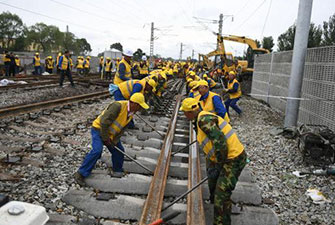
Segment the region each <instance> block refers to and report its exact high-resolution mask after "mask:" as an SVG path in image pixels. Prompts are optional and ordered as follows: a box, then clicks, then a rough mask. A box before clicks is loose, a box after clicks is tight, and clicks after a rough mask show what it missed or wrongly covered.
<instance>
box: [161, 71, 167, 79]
mask: <svg viewBox="0 0 335 225" xmlns="http://www.w3.org/2000/svg"><path fill="white" fill-rule="evenodd" d="M160 75H161V76H162V77H163V78H164V80H167V76H166V73H165V72H164V71H161V72H160Z"/></svg>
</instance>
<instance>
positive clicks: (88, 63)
mask: <svg viewBox="0 0 335 225" xmlns="http://www.w3.org/2000/svg"><path fill="white" fill-rule="evenodd" d="M85 62H86V63H85V66H84V67H85V68H86V69H89V68H90V60H87V59H86V61H85Z"/></svg>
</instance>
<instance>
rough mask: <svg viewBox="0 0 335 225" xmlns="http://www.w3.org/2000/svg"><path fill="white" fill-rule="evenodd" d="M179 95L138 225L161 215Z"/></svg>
mask: <svg viewBox="0 0 335 225" xmlns="http://www.w3.org/2000/svg"><path fill="white" fill-rule="evenodd" d="M180 101H181V96H180V95H177V96H176V106H175V109H174V112H173V115H172V118H171V122H170V125H169V128H168V132H167V134H166V136H165V139H164V143H163V147H162V150H161V153H160V155H159V158H158V162H157V167H156V169H155V173H154V176H153V177H152V180H151V183H150V189H149V192H148V196H147V199H146V201H145V204H144V207H143V211H142V216H141V219H140V223H139V224H140V225H146V224H149V223H152V222H153V221H155V220H156V219H159V218H160V216H161V210H162V206H163V198H164V192H165V185H166V180H167V176H168V172H169V165H170V160H171V151H172V143H173V138H174V132H175V128H176V123H177V117H178V111H179V106H180Z"/></svg>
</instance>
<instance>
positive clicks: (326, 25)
mask: <svg viewBox="0 0 335 225" xmlns="http://www.w3.org/2000/svg"><path fill="white" fill-rule="evenodd" d="M334 44H335V14H334V15H332V16H331V17H329V21H328V22H326V21H324V22H323V40H322V45H323V46H328V45H334Z"/></svg>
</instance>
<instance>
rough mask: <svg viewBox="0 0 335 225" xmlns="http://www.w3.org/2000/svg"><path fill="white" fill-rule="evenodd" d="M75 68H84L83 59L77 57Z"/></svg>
mask: <svg viewBox="0 0 335 225" xmlns="http://www.w3.org/2000/svg"><path fill="white" fill-rule="evenodd" d="M77 69H84V60H83V59H77Z"/></svg>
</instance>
